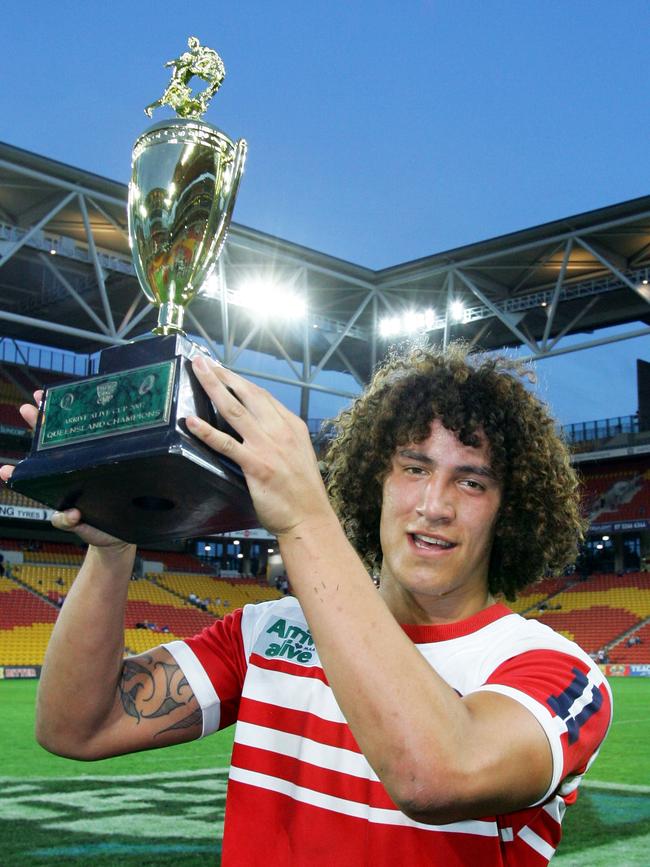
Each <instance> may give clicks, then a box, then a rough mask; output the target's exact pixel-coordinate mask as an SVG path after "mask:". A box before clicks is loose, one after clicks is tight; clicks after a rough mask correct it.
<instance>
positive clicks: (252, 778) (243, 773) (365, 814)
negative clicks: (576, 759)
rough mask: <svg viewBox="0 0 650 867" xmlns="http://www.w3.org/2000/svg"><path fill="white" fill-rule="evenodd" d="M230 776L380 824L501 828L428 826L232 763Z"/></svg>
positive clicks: (483, 831) (490, 833)
mask: <svg viewBox="0 0 650 867" xmlns="http://www.w3.org/2000/svg"><path fill="white" fill-rule="evenodd" d="M230 779H231V780H234V781H235V782H237V783H245V784H247V785H249V786H257V787H258V788H261V789H266V790H267V791H268V790H270V791H273V792H278V793H279V794H281V795H287V796H288V797H290V798H292V799H293V800H294V801H299V802H300V803H303V804H310V805H311V806H313V807H321V808H322V809H324V810H331V811H332V812H334V813H341V814H343V815H344V816H352V817H354V818H357V819H365V820H367V821H368V822H374V823H376V824H378V825H402V826H405V827H409V828H420V829H421V830H423V831H442V832H444V833H449V834H474V835H477V836H479V837H496V836H498V833H499V831H498V828H497V825H496V822H485V821H479V820H476V819H469V820H467V821H464V822H451V823H450V824H448V825H425V824H424V823H423V822H414V821H413V819H409V817H408V816H406V815H405V814H404V813H401V812H400V811H399V810H387V809H383V808H381V807H370V806H368V805H367V804H362V803H359V801H348V800H346V799H345V798H337V797H335V796H334V795H326V794H324V793H322V792H316V791H314V790H313V789H307V788H305V787H304V786H296V785H295V784H294V783H290V782H289V781H288V780H282V779H279V778H278V777H271V776H269V775H268V774H260V773H258V772H257V771H248V770H245V769H244V768H238V767H236V766H235V765H232V766H231V768H230Z"/></svg>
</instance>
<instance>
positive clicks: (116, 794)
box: [0, 678, 650, 867]
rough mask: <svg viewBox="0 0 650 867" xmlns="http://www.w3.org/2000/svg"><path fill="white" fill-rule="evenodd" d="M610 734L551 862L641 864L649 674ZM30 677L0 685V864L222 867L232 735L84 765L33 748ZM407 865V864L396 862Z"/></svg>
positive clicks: (619, 693)
mask: <svg viewBox="0 0 650 867" xmlns="http://www.w3.org/2000/svg"><path fill="white" fill-rule="evenodd" d="M611 684H612V689H613V691H614V701H615V719H614V724H613V727H612V731H611V733H610V735H609V737H608V739H607V741H606V743H605V745H604V747H603V749H602V750H601V753H600V756H599V757H598V759H597V761H596V763H595V764H594V766H593V768H592V769H591V771H590V773H589V775H588V778H587V780H586V782H585V785H584V786H583V788H582V789H581V795H580V798H579V799H578V803H577V804H576V806H575V807H573V808H572V809H570V810H569V811H568V812H567V816H566V818H565V821H564V827H565V835H564V840H563V843H562V845H561V847H560V850H559V852H558V855H557V856H556V858H555V859H554V861H553V863H554V864H555V863H557V864H559V865H561V867H606V865H607V867H610V865H613V864H614V865H617V867H637V865H638V867H642V865H643V867H645V865H648V864H650V856H649V855H648V851H649V849H650V722H649V721H648V717H649V713H648V711H649V709H650V679H645V678H617V679H613V680H612V681H611ZM35 692H36V683H35V682H34V681H23V682H20V681H4V682H2V681H0V707H1V708H2V713H1V714H0V744H2V745H3V755H2V767H1V768H0V864H1V865H2V867H16V865H30V867H31V865H33V867H41V865H43V867H44V865H49V867H53V865H55V864H56V865H60V864H64V865H74V867H85V865H91V864H92V865H93V867H94V865H97V867H109V865H110V867H114V865H119V867H135V865H156V867H158V865H169V867H171V865H177V867H193V865H209V867H216V865H218V864H219V861H220V858H219V852H220V839H221V833H222V828H223V811H224V803H225V792H226V780H227V769H228V761H229V755H230V748H231V743H232V734H231V732H224V733H221V734H218V735H214V736H212V737H210V738H208V739H206V740H205V741H199V742H194V743H191V744H184V745H182V746H178V747H170V748H168V749H165V750H159V751H153V752H148V753H137V754H135V755H131V756H122V757H120V758H116V759H109V760H106V761H101V762H93V763H84V762H75V761H71V760H68V759H61V758H58V757H56V756H51V755H49V753H46V752H45V751H44V750H42V749H41V748H40V747H39V746H37V744H36V743H35V741H34V737H33V718H34V696H35ZM405 867H406V865H405Z"/></svg>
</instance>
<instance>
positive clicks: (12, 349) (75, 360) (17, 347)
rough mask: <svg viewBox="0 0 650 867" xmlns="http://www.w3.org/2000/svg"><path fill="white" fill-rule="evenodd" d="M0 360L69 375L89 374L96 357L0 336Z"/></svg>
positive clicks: (94, 364)
mask: <svg viewBox="0 0 650 867" xmlns="http://www.w3.org/2000/svg"><path fill="white" fill-rule="evenodd" d="M0 361H6V362H8V363H10V364H20V365H26V366H28V367H34V368H38V369H41V370H53V371H54V372H55V373H69V374H70V375H71V376H90V375H91V374H92V373H94V372H95V369H96V359H95V357H94V356H92V355H91V356H89V355H86V354H83V355H80V354H78V353H76V352H69V351H67V350H65V349H52V348H51V347H48V346H39V345H38V344H34V343H25V342H24V341H22V340H10V339H9V338H6V337H3V338H0Z"/></svg>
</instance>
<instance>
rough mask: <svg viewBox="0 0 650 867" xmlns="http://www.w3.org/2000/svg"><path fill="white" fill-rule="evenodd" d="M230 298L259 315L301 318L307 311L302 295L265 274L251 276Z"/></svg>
mask: <svg viewBox="0 0 650 867" xmlns="http://www.w3.org/2000/svg"><path fill="white" fill-rule="evenodd" d="M230 300H231V301H232V303H233V304H237V305H238V306H240V307H246V308H248V309H249V310H251V311H253V312H254V313H255V314H256V315H257V316H270V315H273V316H280V317H282V318H284V319H301V318H302V317H304V316H305V314H306V313H307V303H306V301H305V299H304V298H303V297H302V296H301V295H298V294H297V293H296V292H294V291H292V290H291V289H289V288H288V287H286V286H283V285H281V284H279V283H276V282H274V281H273V280H268V279H266V278H264V277H263V276H256V277H251V278H249V279H248V280H246V281H244V282H243V283H241V284H240V285H239V286H238V287H237V290H236V291H235V292H233V294H232V296H231V298H230Z"/></svg>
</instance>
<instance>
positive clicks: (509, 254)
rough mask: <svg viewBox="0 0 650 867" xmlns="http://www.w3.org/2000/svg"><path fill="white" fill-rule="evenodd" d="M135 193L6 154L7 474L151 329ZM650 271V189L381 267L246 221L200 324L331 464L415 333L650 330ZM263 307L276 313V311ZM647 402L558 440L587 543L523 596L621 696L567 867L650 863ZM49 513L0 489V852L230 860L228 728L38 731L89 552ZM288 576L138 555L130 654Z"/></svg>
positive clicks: (574, 819)
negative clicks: (330, 425) (155, 749)
mask: <svg viewBox="0 0 650 867" xmlns="http://www.w3.org/2000/svg"><path fill="white" fill-rule="evenodd" d="M126 201H127V190H126V187H125V186H124V185H122V184H119V183H116V182H113V181H110V180H107V179H105V178H102V177H99V176H96V175H93V174H91V173H89V172H86V171H83V170H81V169H78V168H75V167H73V166H69V165H66V164H63V163H59V162H56V161H54V160H51V159H49V158H46V157H43V156H40V155H39V154H36V153H32V152H28V151H24V150H21V149H19V148H16V147H13V146H11V145H8V144H1V143H0V284H1V287H2V295H1V298H2V301H1V302H0V323H1V325H0V456H1V458H2V460H1V461H0V463H16V462H18V461H20V460H22V459H23V458H24V457H25V456H26V455H27V453H28V452H29V448H30V442H31V433H30V431H29V430H28V429H27V426H26V424H25V423H24V421H23V420H22V418H21V416H20V414H19V412H18V407H19V406H20V404H22V403H24V402H26V401H29V400H31V395H32V392H33V391H34V390H35V389H36V388H41V387H43V386H47V387H51V386H55V385H57V384H61V383H67V382H70V381H77V380H82V379H83V378H84V377H88V376H91V375H93V374H95V373H96V372H97V369H98V363H99V357H100V353H101V351H102V350H103V349H106V348H107V347H109V346H115V345H126V344H128V343H129V342H130V341H138V340H140V339H144V338H146V337H147V335H148V334H149V333H150V331H151V329H152V328H153V326H154V324H155V311H154V309H153V308H152V306H151V305H150V304H149V303H148V302H147V301H146V299H145V298H144V296H143V294H142V293H141V291H140V289H139V287H138V281H137V278H136V276H135V272H134V269H133V264H132V259H131V252H130V249H129V243H128V230H127V224H126ZM649 281H650V197H643V198H638V199H634V200H631V201H626V202H622V203H618V204H613V205H611V206H609V207H606V208H601V209H599V210H597V211H591V212H588V213H583V214H577V215H568V216H567V217H566V218H564V219H562V220H557V221H555V222H553V223H548V224H544V225H541V226H534V227H529V228H522V229H521V230H520V231H518V232H515V233H513V234H510V235H506V236H501V237H497V238H493V239H491V240H487V241H481V242H477V243H475V244H471V245H467V246H465V247H461V248H458V249H454V250H448V251H445V252H442V253H437V254H435V255H432V256H430V257H426V258H423V259H418V260H416V261H412V262H405V263H400V264H396V265H394V266H392V267H390V268H385V269H383V270H380V271H375V270H372V269H369V268H365V267H363V266H361V265H356V264H352V263H350V262H347V261H342V260H340V259H337V258H335V257H332V256H328V255H327V254H326V253H323V252H319V251H315V250H312V249H307V248H305V247H302V246H299V245H297V244H293V243H291V242H290V241H287V240H282V239H280V238H276V237H273V236H270V235H267V234H264V233H262V232H258V231H256V230H254V229H251V228H248V227H245V226H242V225H239V224H237V223H234V224H233V225H232V226H231V229H230V232H229V235H228V239H227V241H226V244H225V247H224V250H223V252H222V255H221V258H220V259H219V265H218V270H217V272H216V276H215V279H214V280H213V281H212V282H211V285H210V286H209V287H208V289H207V291H206V293H205V294H203V295H201V296H199V297H197V298H196V299H195V301H194V302H193V303H192V305H191V306H190V307H189V309H188V311H187V318H186V329H187V331H188V333H189V334H190V336H191V337H192V338H193V339H194V340H196V341H198V342H200V343H202V344H203V345H204V346H205V347H207V348H208V349H209V351H210V352H211V353H212V354H213V355H214V357H216V358H218V359H219V360H220V361H221V362H222V363H223V364H225V365H226V366H228V367H230V368H232V369H233V370H235V371H236V372H239V373H241V374H243V375H244V376H250V377H253V378H255V379H256V380H257V381H259V382H261V383H262V384H264V385H265V386H266V387H267V388H269V389H270V390H271V391H272V392H273V391H275V392H276V393H277V394H278V395H280V396H281V397H282V396H284V395H287V394H289V393H290V394H291V395H292V399H293V400H294V401H295V403H296V405H298V406H299V411H300V415H301V417H302V418H303V419H304V420H305V421H306V422H307V423H308V426H309V429H310V432H311V433H312V438H313V443H314V448H315V449H316V451H317V453H318V452H319V450H320V449H321V448H322V446H323V443H324V441H325V440H326V438H327V425H326V424H325V425H323V418H322V417H321V416H320V415H319V414H317V413H315V412H314V409H313V407H314V406H315V405H316V403H317V398H318V397H319V396H322V395H327V396H334V397H337V398H339V399H340V400H342V401H344V400H349V399H351V398H353V397H354V395H355V394H356V393H357V392H358V391H359V390H360V388H361V387H362V386H363V385H364V384H365V383H366V382H367V381H368V379H369V376H370V373H371V371H372V370H373V369H374V367H375V365H376V364H377V362H378V361H379V360H380V359H381V358H382V356H383V355H384V354H385V353H386V352H387V350H388V348H389V347H390V346H391V344H392V343H394V342H396V341H399V340H400V339H401V338H402V337H403V336H404V335H406V334H409V335H410V336H411V337H412V336H413V335H414V334H416V335H418V339H422V338H424V339H427V340H429V341H430V342H433V343H439V344H442V345H446V344H448V342H449V341H451V340H456V339H463V340H465V341H467V342H469V343H470V344H471V346H472V347H475V348H476V349H481V350H484V351H493V350H501V349H503V348H505V349H507V350H508V351H510V352H513V353H517V354H519V355H520V356H522V357H527V358H529V359H530V360H531V361H537V360H543V359H544V358H546V357H553V356H557V355H560V354H563V353H566V352H576V351H581V350H583V349H588V348H590V347H593V346H598V345H604V344H606V343H608V342H611V341H612V340H625V339H628V338H632V337H639V336H643V335H650V318H649V316H648V304H649V303H650V282H649ZM265 306H266V307H267V308H268V309H269V310H271V311H276V312H277V311H278V310H281V311H282V312H283V313H284V314H285V315H284V316H282V317H274V316H271V315H265V310H264V308H265ZM611 326H619V328H618V331H617V334H616V336H615V337H612V336H611V333H608V336H606V337H605V336H599V333H600V332H601V331H603V330H604V329H608V328H610V327H611ZM576 336H578V337H579V338H580V339H579V340H577V341H576V340H575V339H572V340H570V341H567V340H566V339H567V338H575V337H576ZM260 359H262V360H263V361H264V364H262V363H261V362H260ZM637 391H638V407H637V411H636V412H635V413H634V414H630V415H629V416H625V417H615V418H604V419H597V420H594V419H585V420H579V419H576V421H575V423H574V424H571V425H568V426H566V427H565V428H564V435H565V437H566V439H567V441H568V443H569V444H570V447H571V451H572V460H573V463H574V465H575V467H576V468H577V470H578V473H579V477H580V480H581V486H582V504H583V512H584V515H585V517H586V518H587V519H588V521H589V531H588V536H587V539H586V542H585V544H584V546H583V549H582V552H581V555H580V558H579V561H578V563H577V565H576V568H575V570H574V571H570V572H568V573H567V574H563V575H553V576H549V577H547V578H545V579H544V580H543V581H542V582H540V583H538V584H537V585H536V586H534V587H532V588H529V589H528V590H527V591H525V592H524V593H523V594H522V595H521V596H520V597H519V598H518V600H517V601H516V602H515V603H511V607H513V609H514V610H515V611H517V612H519V613H521V614H523V615H524V616H525V617H527V618H535V619H538V620H539V621H540V622H543V623H546V624H548V625H550V626H551V627H553V628H554V629H555V630H557V631H559V632H561V633H563V634H565V635H567V636H568V637H570V638H571V639H573V640H575V641H576V642H578V643H579V644H580V645H581V646H582V647H583V649H584V650H585V651H587V652H588V653H589V654H590V655H592V657H593V658H594V659H596V660H597V661H598V662H599V663H600V664H601V666H602V669H603V671H604V672H605V674H606V675H607V677H608V678H609V679H610V683H611V685H612V689H613V691H614V697H615V702H616V716H615V723H614V726H613V728H612V731H611V734H610V736H609V739H608V740H607V742H606V744H605V746H604V748H603V750H602V752H601V755H600V756H599V758H598V760H597V762H596V763H595V765H594V768H593V769H592V771H591V772H590V774H589V776H588V778H587V780H586V782H585V784H584V786H583V788H582V789H581V797H580V799H579V801H578V804H577V805H576V807H574V808H573V810H572V811H571V812H572V813H573V815H569V816H568V817H567V820H566V822H565V828H566V830H565V839H564V842H563V844H562V846H561V848H560V851H559V853H558V855H557V857H556V859H554V862H553V863H555V861H556V860H557V862H558V863H560V864H566V865H570V864H576V865H577V864H585V865H586V864H589V865H600V864H611V863H614V862H615V861H618V862H619V863H621V864H626V865H627V864H642V863H647V861H644V860H643V859H644V857H646V858H647V856H646V855H645V852H646V851H647V841H648V839H649V835H650V789H649V788H648V785H647V782H648V779H649V777H650V746H648V738H647V723H646V719H645V717H646V716H647V712H646V713H644V710H643V709H644V708H646V711H647V707H648V698H649V689H648V684H650V681H649V680H648V678H649V677H650V363H649V362H648V360H647V359H642V358H640V359H639V360H638V362H637ZM51 514H52V508H51V506H47V505H43V504H42V503H40V502H37V501H34V500H31V499H29V498H27V497H25V496H24V495H22V494H19V493H17V492H15V491H12V490H9V489H7V488H4V487H3V490H2V491H1V492H0V552H1V553H2V558H3V559H2V566H3V572H4V574H3V576H2V577H1V578H0V600H1V605H0V680H1V681H2V682H0V694H2V697H3V709H4V713H3V723H2V725H3V726H4V743H5V744H8V745H11V748H10V750H9V751H8V754H5V756H4V758H5V763H6V767H5V769H4V771H2V772H1V775H2V789H3V792H2V795H0V816H1V817H2V825H1V827H2V829H3V830H2V832H1V833H2V836H1V838H0V852H1V853H2V854H1V855H0V861H1V862H2V863H3V864H6V865H18V864H34V865H41V864H43V865H45V864H52V863H55V862H58V863H66V864H80V865H83V864H88V863H97V864H106V865H110V864H116V863H124V864H136V863H138V864H170V865H171V864H183V865H185V864H187V865H190V864H206V863H211V864H212V863H214V864H217V863H219V834H220V829H221V828H222V827H223V811H224V803H225V784H226V779H227V773H228V757H229V750H230V741H231V736H230V735H229V733H228V732H227V731H226V732H224V733H222V734H220V735H218V736H216V737H214V738H212V739H210V741H209V742H208V743H206V744H202V745H201V744H194V743H193V744H186V745H183V746H178V747H173V748H171V749H169V750H165V751H163V753H161V754H160V755H157V754H155V753H143V754H137V755H136V756H131V757H124V758H120V759H114V760H110V761H100V762H98V763H96V764H94V765H90V766H89V765H86V764H84V763H81V762H73V761H68V760H64V759H59V758H57V757H54V756H51V755H49V754H47V753H45V751H43V750H42V749H41V748H40V747H38V746H37V745H36V743H35V741H34V739H33V735H32V730H33V704H34V694H35V688H36V683H37V679H38V676H39V673H40V667H41V664H42V661H43V656H44V652H45V648H46V645H47V642H48V639H49V636H50V634H51V631H52V627H53V624H54V622H55V620H56V618H57V615H58V612H59V609H60V607H61V606H62V605H63V604H64V601H65V596H66V594H67V592H68V590H69V588H70V585H71V583H72V581H73V579H74V577H75V575H76V572H77V570H78V567H79V565H80V563H81V561H82V558H83V548H82V546H81V545H80V544H79V543H78V542H77V541H76V540H75V537H71V536H70V535H67V534H63V533H60V532H58V531H56V530H54V529H53V528H52V527H51V525H50V523H49V518H50V516H51ZM282 575H283V565H282V562H281V560H280V558H279V556H278V554H277V547H276V546H275V545H274V539H273V538H272V537H271V536H269V534H268V533H266V532H265V531H264V530H262V529H260V528H250V529H246V530H244V529H241V530H232V531H228V532H224V533H219V534H212V535H204V536H201V537H197V538H193V539H178V540H168V541H167V542H165V543H161V542H159V543H156V544H153V545H151V546H147V547H146V548H143V549H142V550H139V558H138V568H137V573H136V574H134V576H133V578H134V580H133V581H132V582H131V585H130V590H129V601H128V605H127V614H126V622H125V632H124V645H125V652H126V653H127V654H133V653H140V652H142V651H144V650H146V649H148V648H150V647H151V646H152V645H153V644H158V643H160V641H161V640H163V639H161V637H160V636H159V635H157V634H154V635H152V634H151V633H152V632H153V633H164V640H170V639H172V640H173V639H174V638H184V637H186V636H190V635H193V634H195V633H197V632H198V631H200V630H201V629H202V628H203V627H204V626H205V625H207V624H209V623H211V622H212V621H213V620H214V618H221V617H223V616H224V615H225V614H226V613H228V612H229V611H232V610H235V609H236V608H239V607H241V606H242V605H243V604H246V603H249V602H252V603H255V602H260V601H264V600H268V599H273V598H279V597H280V595H281V593H282V585H281V578H282ZM89 628H92V615H91V613H90V614H89ZM643 724H645V725H646V728H645V729H643V727H642V726H643ZM198 793H200V794H201V799H200V805H198V804H195V803H194V799H193V796H194V795H196V794H198ZM163 819H164V820H168V821H161V820H163ZM147 824H149V825H150V826H151V831H150V833H149V832H147V831H145V832H143V828H146V827H147ZM55 832H56V833H55Z"/></svg>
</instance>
